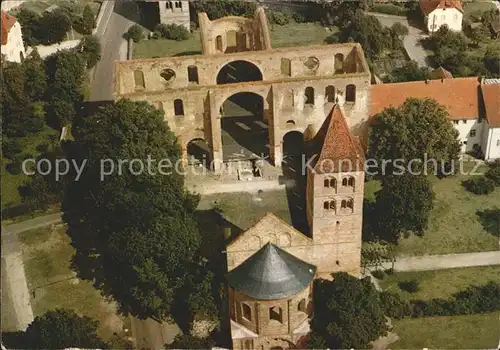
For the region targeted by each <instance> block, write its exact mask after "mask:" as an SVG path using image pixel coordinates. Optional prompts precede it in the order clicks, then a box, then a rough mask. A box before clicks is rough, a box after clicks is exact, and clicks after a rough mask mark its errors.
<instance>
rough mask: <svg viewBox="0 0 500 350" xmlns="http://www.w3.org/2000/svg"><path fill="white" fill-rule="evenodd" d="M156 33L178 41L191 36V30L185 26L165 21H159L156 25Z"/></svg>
mask: <svg viewBox="0 0 500 350" xmlns="http://www.w3.org/2000/svg"><path fill="white" fill-rule="evenodd" d="M155 34H156V35H159V36H160V37H162V38H165V39H170V40H176V41H182V40H186V39H189V37H190V36H191V34H190V33H189V31H188V30H187V29H186V28H185V27H184V26H181V25H177V24H163V23H159V24H158V25H157V26H156V27H155Z"/></svg>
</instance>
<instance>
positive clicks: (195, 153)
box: [186, 138, 210, 166]
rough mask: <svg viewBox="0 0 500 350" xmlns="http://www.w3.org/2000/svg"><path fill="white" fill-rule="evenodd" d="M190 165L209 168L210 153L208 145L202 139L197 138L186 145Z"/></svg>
mask: <svg viewBox="0 0 500 350" xmlns="http://www.w3.org/2000/svg"><path fill="white" fill-rule="evenodd" d="M186 150H187V156H188V164H189V165H195V166H208V164H209V162H210V151H209V148H208V143H207V141H205V140H204V139H202V138H195V139H192V140H191V141H189V142H188V143H187V145H186Z"/></svg>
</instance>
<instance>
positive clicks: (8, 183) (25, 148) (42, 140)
mask: <svg viewBox="0 0 500 350" xmlns="http://www.w3.org/2000/svg"><path fill="white" fill-rule="evenodd" d="M58 136H59V133H58V132H57V131H56V130H54V129H51V128H49V127H46V128H45V129H44V130H42V131H41V132H39V133H37V134H34V135H30V136H27V137H24V138H22V139H21V140H20V144H21V149H22V152H21V154H20V158H21V159H23V160H24V159H26V158H35V157H37V156H38V155H39V154H40V152H39V151H38V150H37V146H39V145H41V144H47V143H50V141H49V140H54V139H57V137H58ZM9 163H11V161H10V160H8V159H6V158H2V165H3V166H2V169H1V175H2V208H5V207H10V206H13V205H16V204H20V203H21V196H20V195H19V191H18V188H19V187H20V186H21V185H23V184H24V183H25V182H26V181H27V180H28V179H29V176H27V175H25V174H23V173H22V172H21V173H20V174H16V175H13V174H10V173H9V172H8V171H7V170H6V165H7V164H9Z"/></svg>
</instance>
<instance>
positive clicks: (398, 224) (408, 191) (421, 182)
mask: <svg viewBox="0 0 500 350" xmlns="http://www.w3.org/2000/svg"><path fill="white" fill-rule="evenodd" d="M375 198H376V202H375V217H376V223H375V224H374V226H375V228H374V230H375V232H374V234H375V236H376V237H378V238H379V239H382V240H384V241H387V242H390V243H396V242H397V241H398V239H399V237H400V235H401V234H407V233H410V232H413V233H416V234H417V235H422V234H423V233H424V230H425V229H426V228H427V227H428V222H429V214H430V212H431V210H432V208H433V205H434V192H433V190H432V185H431V183H430V182H429V180H428V179H427V177H426V176H424V175H412V174H410V173H409V172H405V173H404V174H402V175H389V176H384V177H383V178H382V189H381V190H380V191H378V192H377V193H376V194H375Z"/></svg>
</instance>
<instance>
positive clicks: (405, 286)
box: [398, 280, 418, 293]
mask: <svg viewBox="0 0 500 350" xmlns="http://www.w3.org/2000/svg"><path fill="white" fill-rule="evenodd" d="M398 286H399V288H400V289H401V290H404V291H405V292H408V293H415V292H416V291H418V281H417V280H409V281H401V282H399V283H398Z"/></svg>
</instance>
